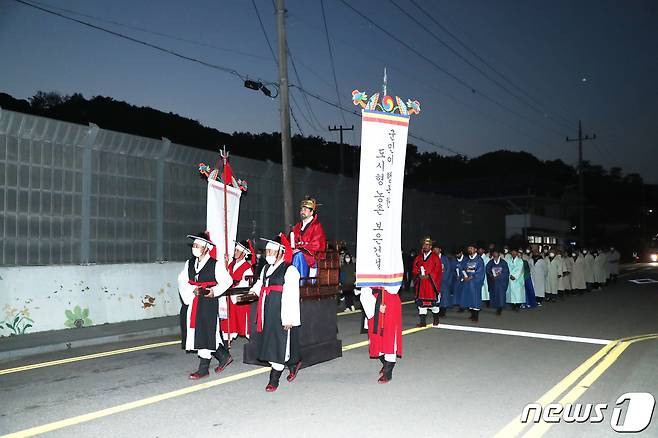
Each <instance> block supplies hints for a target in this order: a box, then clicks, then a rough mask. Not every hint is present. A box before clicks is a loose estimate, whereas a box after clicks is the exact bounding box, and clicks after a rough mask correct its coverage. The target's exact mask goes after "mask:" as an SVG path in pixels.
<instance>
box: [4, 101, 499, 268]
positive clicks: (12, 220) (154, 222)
mask: <svg viewBox="0 0 658 438" xmlns="http://www.w3.org/2000/svg"><path fill="white" fill-rule="evenodd" d="M217 158H218V154H217V153H212V152H209V151H205V150H201V149H196V148H192V147H189V146H183V145H178V144H174V143H171V142H170V141H168V140H167V139H162V140H155V139H150V138H144V137H138V136H134V135H129V134H123V133H118V132H114V131H108V130H104V129H100V128H99V127H98V126H96V125H94V124H90V125H89V126H83V125H76V124H72V123H66V122H61V121H57V120H52V119H47V118H43V117H36V116H31V115H26V114H21V113H17V112H12V111H6V110H2V109H0V182H3V183H4V184H3V186H2V187H1V188H0V208H2V212H3V213H2V218H0V237H2V244H1V248H0V265H5V266H7V265H10V266H11V265H18V266H23V265H53V264H81V263H130V262H150V261H160V260H172V261H173V260H183V259H185V258H187V257H188V256H189V248H188V246H187V245H186V243H187V240H186V238H185V235H186V234H189V233H191V232H196V231H199V230H201V229H203V228H204V225H205V208H206V183H205V182H204V181H203V180H202V179H201V178H200V177H199V175H198V172H197V170H196V168H197V164H198V163H199V162H205V163H207V164H214V163H215V162H216V161H217ZM231 163H232V167H233V168H234V170H235V172H236V173H237V175H238V176H239V177H240V178H242V179H245V180H247V181H248V182H249V191H248V192H247V193H246V194H245V196H244V197H243V200H242V202H241V205H240V221H239V227H238V238H239V239H245V238H257V237H260V236H273V235H274V234H275V233H277V232H279V231H282V230H283V212H282V210H281V206H282V194H281V166H280V165H279V164H276V163H272V162H269V161H258V160H251V159H246V158H241V157H239V156H233V157H232V159H231ZM293 175H294V182H295V197H296V199H301V198H302V197H303V196H305V195H313V196H315V197H317V198H318V200H319V202H320V203H321V204H322V206H321V207H320V208H319V217H320V220H321V222H322V223H323V225H324V227H325V229H326V232H327V235H328V237H329V238H332V239H340V240H345V241H347V242H348V246H349V247H350V248H351V249H352V250H354V245H355V242H356V210H357V193H358V187H357V186H358V182H357V181H356V180H354V179H353V178H348V177H345V176H341V175H333V174H327V173H322V172H316V171H312V170H310V169H298V168H295V170H294V174H293ZM428 233H431V234H432V235H433V236H435V239H436V240H438V241H440V242H441V243H442V244H443V245H444V246H446V247H448V248H449V247H452V246H454V245H458V244H463V243H466V242H467V241H469V240H474V239H479V240H485V241H502V239H503V237H504V212H503V211H502V210H501V209H498V208H496V207H494V206H490V205H485V204H479V203H477V202H475V201H466V200H457V199H453V198H449V197H445V196H437V195H433V194H429V193H424V192H418V191H413V190H409V191H406V192H405V195H404V217H403V233H402V237H403V244H404V245H405V247H407V248H409V247H412V246H413V247H415V246H417V242H418V240H419V239H420V237H421V235H422V234H428Z"/></svg>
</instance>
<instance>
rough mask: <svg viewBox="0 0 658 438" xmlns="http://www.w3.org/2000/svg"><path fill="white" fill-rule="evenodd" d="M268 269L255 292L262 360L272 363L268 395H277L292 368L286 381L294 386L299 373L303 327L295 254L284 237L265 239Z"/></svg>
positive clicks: (266, 268) (254, 289) (266, 267)
mask: <svg viewBox="0 0 658 438" xmlns="http://www.w3.org/2000/svg"><path fill="white" fill-rule="evenodd" d="M261 240H264V241H266V242H267V245H266V246H265V258H266V262H267V265H265V267H264V268H263V271H262V272H261V275H260V277H259V278H258V281H256V283H255V284H254V286H253V287H252V288H251V292H252V293H254V294H256V295H257V296H258V304H257V305H258V308H257V318H256V329H257V330H258V332H259V333H260V337H259V342H260V345H259V353H258V359H259V360H262V361H263V362H269V363H270V366H271V368H272V369H271V370H270V380H269V382H268V384H267V386H266V387H265V391H267V392H274V391H276V390H277V388H278V387H279V379H280V378H281V374H283V370H284V368H285V367H286V365H287V366H288V369H289V372H290V373H289V374H288V377H287V378H286V379H287V380H288V382H292V381H293V380H294V379H295V378H296V377H297V373H298V372H299V368H300V366H301V357H300V351H299V348H300V347H299V334H298V327H299V326H300V325H301V317H300V305H299V278H300V275H299V271H297V268H295V267H294V266H292V265H291V264H290V262H291V258H292V257H291V256H292V250H291V248H290V244H289V242H288V240H287V239H286V238H285V236H284V235H283V234H280V235H279V236H277V237H276V238H275V239H273V240H270V239H263V238H261Z"/></svg>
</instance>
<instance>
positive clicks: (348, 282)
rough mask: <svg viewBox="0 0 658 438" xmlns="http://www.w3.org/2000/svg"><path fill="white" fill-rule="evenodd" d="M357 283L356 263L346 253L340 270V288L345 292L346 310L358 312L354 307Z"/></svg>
mask: <svg viewBox="0 0 658 438" xmlns="http://www.w3.org/2000/svg"><path fill="white" fill-rule="evenodd" d="M355 283H356V263H354V262H353V261H352V255H351V254H349V253H345V258H344V263H343V266H341V268H340V284H339V287H340V289H341V291H342V292H343V298H344V300H345V310H351V311H354V310H356V307H354V284H355Z"/></svg>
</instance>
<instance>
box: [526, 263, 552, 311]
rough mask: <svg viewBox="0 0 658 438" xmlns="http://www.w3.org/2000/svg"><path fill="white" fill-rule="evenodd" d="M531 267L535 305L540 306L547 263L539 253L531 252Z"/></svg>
mask: <svg viewBox="0 0 658 438" xmlns="http://www.w3.org/2000/svg"><path fill="white" fill-rule="evenodd" d="M532 261H533V269H532V270H531V272H530V276H531V278H532V285H533V287H534V289H535V296H536V297H537V306H539V307H541V306H542V303H543V302H544V298H545V297H546V281H547V276H548V265H547V263H546V259H544V257H543V256H542V255H541V254H540V253H539V252H535V253H533V254H532Z"/></svg>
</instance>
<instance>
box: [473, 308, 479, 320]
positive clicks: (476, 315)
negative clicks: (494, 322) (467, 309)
mask: <svg viewBox="0 0 658 438" xmlns="http://www.w3.org/2000/svg"><path fill="white" fill-rule="evenodd" d="M478 321H480V311H479V310H474V311H473V322H478Z"/></svg>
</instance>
